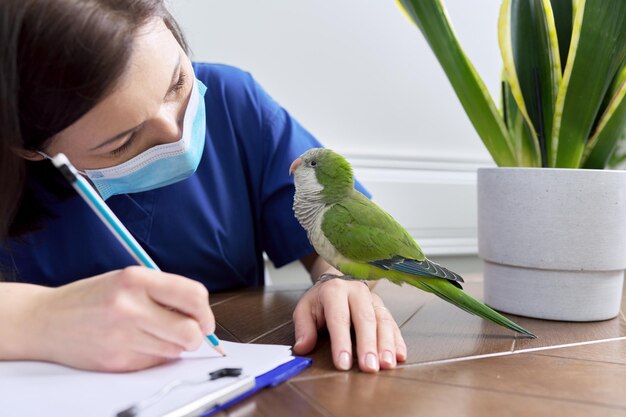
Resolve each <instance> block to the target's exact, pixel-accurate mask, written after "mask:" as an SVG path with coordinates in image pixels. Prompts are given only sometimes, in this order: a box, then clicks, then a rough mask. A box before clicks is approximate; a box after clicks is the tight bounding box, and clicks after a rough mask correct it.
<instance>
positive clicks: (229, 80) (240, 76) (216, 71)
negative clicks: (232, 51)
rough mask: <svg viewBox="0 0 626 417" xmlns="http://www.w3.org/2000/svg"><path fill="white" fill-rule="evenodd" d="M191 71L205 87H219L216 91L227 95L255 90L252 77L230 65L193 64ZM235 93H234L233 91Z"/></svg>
mask: <svg viewBox="0 0 626 417" xmlns="http://www.w3.org/2000/svg"><path fill="white" fill-rule="evenodd" d="M193 69H194V72H195V75H196V77H197V78H198V79H199V80H200V81H202V82H203V83H204V84H205V85H206V86H207V87H209V88H211V87H213V88H214V91H215V87H219V88H218V89H217V90H218V91H224V92H227V93H231V92H233V90H242V91H243V90H250V89H254V88H255V84H256V82H255V81H254V79H253V78H252V75H251V74H250V73H249V72H247V71H245V70H243V69H241V68H237V67H234V66H232V65H226V64H215V63H206V62H194V63H193ZM235 92H236V91H235Z"/></svg>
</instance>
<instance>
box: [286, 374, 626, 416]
mask: <svg viewBox="0 0 626 417" xmlns="http://www.w3.org/2000/svg"><path fill="white" fill-rule="evenodd" d="M293 385H294V386H295V387H296V388H297V389H299V390H300V391H302V392H303V393H304V394H305V395H307V396H308V398H309V399H310V400H311V401H316V402H318V403H319V405H320V406H321V407H323V408H324V409H325V410H327V411H328V412H329V413H330V414H331V415H333V416H337V417H339V416H341V417H352V416H354V417H363V416H385V417H407V416H410V417H421V416H424V417H450V416H455V417H456V416H476V417H488V416H494V417H496V416H497V417H503V416H511V417H513V416H520V417H521V416H525V417H526V416H532V417H539V416H550V417H552V416H568V417H589V416H598V417H600V416H611V417H617V416H623V415H624V410H623V409H619V408H613V407H606V406H599V405H592V404H587V403H580V402H572V401H562V400H556V399H552V398H545V397H540V398H538V397H529V396H526V395H520V394H515V393H503V392H498V391H493V390H489V389H475V388H467V387H462V386H454V385H445V384H437V383H429V382H423V381H418V380H400V379H398V378H392V377H389V376H388V373H383V374H380V375H368V374H361V373H351V374H348V375H339V376H334V377H327V378H315V379H308V380H303V381H302V380H299V381H296V382H294V383H293ZM276 411H277V413H276V414H275V415H276V416H279V415H286V414H280V412H278V410H276Z"/></svg>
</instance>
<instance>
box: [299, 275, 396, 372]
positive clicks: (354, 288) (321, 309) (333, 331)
mask: <svg viewBox="0 0 626 417" xmlns="http://www.w3.org/2000/svg"><path fill="white" fill-rule="evenodd" d="M334 271H335V272H337V271H336V270H334ZM331 273H332V272H331ZM337 273H338V272H337ZM293 320H294V324H295V333H296V334H295V337H296V344H295V346H294V352H295V353H296V354H300V355H302V354H307V353H309V352H310V351H311V350H312V349H313V348H314V347H315V343H316V341H317V331H318V330H320V329H322V328H324V327H327V328H328V332H329V334H330V343H331V349H332V356H333V363H334V364H335V367H336V368H337V369H339V370H349V369H351V368H352V363H353V352H352V340H351V336H350V327H351V324H353V325H354V330H355V334H356V354H357V357H358V364H359V368H360V369H361V370H362V371H364V372H376V371H378V370H379V369H391V368H394V367H395V366H396V364H397V362H402V361H404V360H406V354H407V353H406V344H405V343H404V339H403V338H402V335H401V333H400V329H399V327H398V325H397V324H396V322H395V320H394V318H393V317H392V315H391V313H390V312H389V310H387V308H386V307H385V306H384V304H383V301H382V300H381V298H380V297H379V296H378V295H376V294H374V293H372V292H371V291H370V289H369V287H368V286H367V285H363V283H362V282H361V281H355V280H351V281H350V280H344V279H330V280H328V281H325V282H318V283H316V284H315V285H314V286H313V287H312V288H311V289H309V290H308V291H307V292H306V293H305V294H304V295H303V296H302V298H301V299H300V301H299V302H298V305H297V306H296V309H295V311H294V313H293Z"/></svg>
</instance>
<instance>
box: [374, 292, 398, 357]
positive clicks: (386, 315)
mask: <svg viewBox="0 0 626 417" xmlns="http://www.w3.org/2000/svg"><path fill="white" fill-rule="evenodd" d="M374 314H376V322H377V324H378V334H377V335H378V356H379V359H380V367H381V368H382V369H391V368H394V367H395V366H396V355H397V348H396V335H395V329H397V328H398V326H397V325H396V322H395V321H394V319H393V317H392V316H391V313H390V312H389V310H387V307H385V306H384V305H382V303H380V304H378V305H374Z"/></svg>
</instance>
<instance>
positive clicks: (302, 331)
mask: <svg viewBox="0 0 626 417" xmlns="http://www.w3.org/2000/svg"><path fill="white" fill-rule="evenodd" d="M318 321H319V319H318V316H317V314H316V309H315V305H314V304H313V303H312V302H311V301H310V299H309V298H307V297H305V298H303V299H302V300H301V302H299V303H298V305H297V306H296V309H295V310H294V312H293V324H294V327H295V333H296V334H295V337H296V343H295V344H294V346H293V351H294V353H295V354H296V355H306V354H307V353H309V352H310V351H312V350H313V348H314V347H315V343H316V342H317V329H318Z"/></svg>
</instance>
